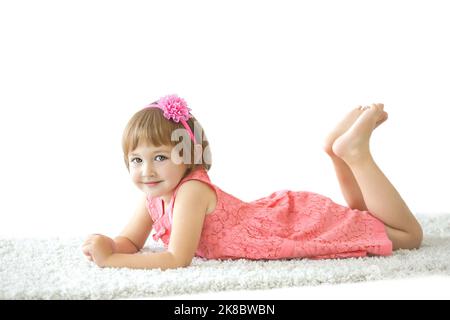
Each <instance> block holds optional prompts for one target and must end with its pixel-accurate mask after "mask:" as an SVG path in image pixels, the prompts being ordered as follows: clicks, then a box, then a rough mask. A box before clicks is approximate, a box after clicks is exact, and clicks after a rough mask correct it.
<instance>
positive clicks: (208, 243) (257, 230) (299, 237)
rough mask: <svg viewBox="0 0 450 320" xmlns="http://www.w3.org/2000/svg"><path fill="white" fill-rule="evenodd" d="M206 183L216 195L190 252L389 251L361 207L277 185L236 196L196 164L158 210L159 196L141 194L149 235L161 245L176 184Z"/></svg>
mask: <svg viewBox="0 0 450 320" xmlns="http://www.w3.org/2000/svg"><path fill="white" fill-rule="evenodd" d="M191 179H195V180H200V181H202V182H204V183H206V184H208V185H209V186H210V187H211V188H212V189H213V190H214V191H215V192H216V195H217V205H216V208H215V210H214V211H213V212H212V213H210V214H208V215H206V217H205V221H204V224H203V230H202V234H201V238H200V242H199V245H198V248H197V251H196V256H199V257H203V258H207V259H239V258H246V259H289V258H311V259H325V258H348V257H363V256H366V255H382V256H386V255H390V254H391V253H392V242H391V241H390V240H389V238H388V237H387V234H386V231H385V228H384V224H383V223H382V222H381V221H380V220H378V219H377V218H375V217H374V216H373V215H371V214H370V213H369V212H367V211H360V210H354V209H350V208H348V207H345V206H341V205H339V204H337V203H334V202H333V201H332V200H331V199H329V198H327V197H325V196H322V195H320V194H316V193H313V192H307V191H290V190H280V191H276V192H273V193H272V194H270V195H269V196H267V197H263V198H261V199H257V200H254V201H251V202H245V201H242V200H240V199H238V198H236V197H234V196H232V195H230V194H228V193H226V192H224V191H222V190H221V189H220V188H219V187H217V186H215V185H214V184H212V183H211V181H210V179H209V176H208V173H207V172H206V171H205V170H204V169H198V170H195V171H193V172H191V173H190V174H188V175H187V176H186V177H185V178H184V179H182V180H181V181H180V183H179V184H178V185H177V187H176V189H175V191H174V194H173V196H172V199H171V201H170V203H169V205H168V206H167V208H168V209H167V212H164V202H163V200H162V199H160V198H151V197H148V198H147V207H148V211H149V213H150V215H151V217H152V220H153V222H154V223H153V228H154V231H155V233H154V234H153V239H154V240H158V239H161V240H162V242H163V243H164V244H165V246H166V247H167V246H168V244H169V240H170V231H171V226H172V211H173V205H174V202H175V199H176V193H177V191H178V188H179V187H180V185H181V184H182V183H183V182H185V181H188V180H191Z"/></svg>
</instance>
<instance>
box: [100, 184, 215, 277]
mask: <svg viewBox="0 0 450 320" xmlns="http://www.w3.org/2000/svg"><path fill="white" fill-rule="evenodd" d="M206 188H209V186H207V185H206V184H204V183H203V182H200V181H196V180H189V181H186V182H184V183H183V184H182V185H181V186H180V187H179V189H178V192H177V198H176V201H175V204H174V208H173V224H172V230H171V234H170V243H169V248H168V250H167V251H166V252H158V253H150V254H120V253H116V254H112V255H110V256H109V257H108V258H106V259H105V262H104V263H103V264H102V265H101V266H102V267H126V268H136V269H153V268H159V269H162V270H165V269H172V268H179V267H186V266H189V265H190V264H191V261H192V258H193V257H194V256H195V251H196V250H197V246H198V242H199V241H200V236H201V233H202V229H203V221H204V219H205V216H206V211H207V208H208V198H207V197H205V194H206ZM135 239H136V238H135ZM141 241H142V240H141ZM140 243H142V245H143V244H144V243H145V241H144V242H140ZM140 243H139V244H140Z"/></svg>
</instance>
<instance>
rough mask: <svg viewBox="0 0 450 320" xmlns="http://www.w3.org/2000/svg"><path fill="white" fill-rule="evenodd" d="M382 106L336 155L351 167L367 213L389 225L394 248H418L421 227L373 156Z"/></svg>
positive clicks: (339, 144) (337, 145) (360, 122)
mask: <svg viewBox="0 0 450 320" xmlns="http://www.w3.org/2000/svg"><path fill="white" fill-rule="evenodd" d="M383 112H384V111H383V105H382V104H377V105H375V104H374V105H372V106H370V108H369V109H368V110H366V111H365V112H364V113H363V114H362V115H361V116H360V117H359V118H358V119H357V120H356V121H355V123H354V124H353V125H352V126H351V128H350V129H349V130H347V131H346V132H345V133H344V134H343V135H341V136H340V137H339V138H337V139H336V141H335V142H334V144H333V147H332V149H333V152H334V153H335V154H336V156H338V157H340V158H341V159H342V160H344V161H345V163H346V164H347V165H348V166H349V167H350V169H351V171H352V172H353V175H354V177H355V179H356V181H357V183H358V185H359V187H360V190H361V192H362V195H363V198H364V202H365V204H366V206H367V208H368V211H369V212H370V213H371V214H373V215H374V216H376V217H377V218H378V219H380V220H381V221H382V222H384V224H385V225H386V229H387V233H388V236H389V238H390V239H391V240H392V242H393V245H394V249H399V248H405V249H412V248H418V247H419V246H420V244H421V242H422V228H421V227H420V224H419V223H418V222H417V220H416V218H415V217H414V215H413V214H412V213H411V211H410V210H409V208H408V206H407V205H406V203H405V202H404V201H403V199H402V197H401V196H400V194H399V193H398V191H397V190H396V189H395V188H394V186H393V185H392V184H391V182H390V181H389V180H388V179H387V178H386V176H385V175H384V174H383V172H382V171H381V170H380V168H379V167H378V166H377V164H376V163H375V161H374V160H373V158H372V155H371V154H370V149H369V140H370V136H371V134H372V131H373V129H374V128H375V127H376V123H377V121H379V120H380V119H381V118H382V116H383Z"/></svg>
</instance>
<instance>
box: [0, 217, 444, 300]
mask: <svg viewBox="0 0 450 320" xmlns="http://www.w3.org/2000/svg"><path fill="white" fill-rule="evenodd" d="M418 220H419V221H420V222H421V223H422V225H423V228H424V242H423V246H422V247H421V248H420V249H419V250H411V251H409V250H399V251H394V254H393V255H392V256H390V257H367V258H351V259H337V260H308V259H292V260H278V261H251V260H244V259H241V260H234V261H232V260H226V261H219V260H203V259H200V258H194V260H193V262H192V265H191V266H190V267H188V268H180V269H173V270H166V271H161V270H159V269H158V270H132V269H112V268H104V269H101V268H98V267H97V266H96V265H95V264H94V263H92V262H89V261H87V260H86V258H85V257H84V255H83V254H82V252H81V244H82V242H83V240H84V238H76V239H64V238H47V239H0V299H129V298H134V297H156V296H167V295H172V296H173V295H178V294H190V293H200V292H206V291H223V290H241V289H245V290H252V289H270V288H281V287H292V286H304V285H319V284H322V283H328V284H330V283H344V282H359V281H365V280H378V279H394V278H405V277H417V276H423V275H431V274H444V275H450V215H433V216H428V215H419V216H418ZM149 239H151V237H150V238H149ZM151 250H153V251H160V250H161V246H160V245H159V244H158V243H154V242H151V241H150V240H149V242H148V243H147V244H146V247H145V248H144V249H143V250H142V252H143V253H146V252H149V251H151Z"/></svg>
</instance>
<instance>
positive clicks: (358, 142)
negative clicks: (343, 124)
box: [332, 103, 387, 164]
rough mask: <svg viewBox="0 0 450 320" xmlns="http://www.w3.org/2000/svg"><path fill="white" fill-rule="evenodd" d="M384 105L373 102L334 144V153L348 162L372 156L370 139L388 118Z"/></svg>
mask: <svg viewBox="0 0 450 320" xmlns="http://www.w3.org/2000/svg"><path fill="white" fill-rule="evenodd" d="M383 108H384V105H383V104H381V103H379V104H372V105H371V106H370V107H369V108H367V109H366V110H365V111H364V112H363V113H362V114H361V116H360V117H358V119H356V121H355V122H354V123H353V125H352V126H351V127H350V128H349V129H348V130H347V131H346V132H345V133H343V134H342V135H341V136H340V137H338V138H337V139H336V140H335V141H334V143H333V146H332V150H333V153H334V154H335V155H336V156H338V157H339V158H341V159H342V160H344V161H345V162H346V163H347V164H351V163H354V162H356V161H360V160H363V159H366V158H368V157H370V150H369V140H370V136H371V135H372V132H373V130H374V129H375V128H376V127H377V126H378V125H380V124H381V123H383V122H384V121H385V120H386V119H387V113H386V112H384V110H383Z"/></svg>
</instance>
